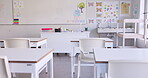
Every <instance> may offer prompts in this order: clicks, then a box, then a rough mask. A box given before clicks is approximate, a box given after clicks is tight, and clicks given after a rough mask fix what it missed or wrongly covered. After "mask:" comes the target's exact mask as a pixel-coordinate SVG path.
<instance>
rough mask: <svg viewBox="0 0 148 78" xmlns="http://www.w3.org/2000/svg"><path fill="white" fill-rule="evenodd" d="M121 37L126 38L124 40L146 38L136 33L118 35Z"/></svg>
mask: <svg viewBox="0 0 148 78" xmlns="http://www.w3.org/2000/svg"><path fill="white" fill-rule="evenodd" d="M118 36H119V37H124V38H143V37H144V36H143V35H142V34H136V33H125V34H123V33H118Z"/></svg>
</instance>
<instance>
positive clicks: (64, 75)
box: [17, 54, 93, 78]
mask: <svg viewBox="0 0 148 78" xmlns="http://www.w3.org/2000/svg"><path fill="white" fill-rule="evenodd" d="M76 58H77V57H76ZM76 61H77V60H76ZM53 62H54V78H71V65H70V64H71V63H70V62H71V60H70V57H69V56H68V55H65V54H58V55H57V54H54V59H53ZM76 63H77V62H76ZM75 69H76V74H74V78H77V67H76V68H75ZM81 70H82V72H81V78H93V67H88V66H86V67H85V66H83V67H81ZM17 78H30V74H17ZM40 78H49V76H47V74H46V73H45V70H43V71H42V72H41V73H40Z"/></svg>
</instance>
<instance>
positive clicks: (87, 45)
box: [79, 38, 105, 53]
mask: <svg viewBox="0 0 148 78" xmlns="http://www.w3.org/2000/svg"><path fill="white" fill-rule="evenodd" d="M79 47H80V50H81V51H82V52H83V53H89V52H93V49H94V48H105V40H103V39H99V38H84V39H80V42H79Z"/></svg>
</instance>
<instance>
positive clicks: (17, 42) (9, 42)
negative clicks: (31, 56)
mask: <svg viewBox="0 0 148 78" xmlns="http://www.w3.org/2000/svg"><path fill="white" fill-rule="evenodd" d="M4 47H5V48H30V40H29V39H28V38H10V39H5V40H4Z"/></svg>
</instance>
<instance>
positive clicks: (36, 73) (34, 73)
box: [31, 69, 39, 78]
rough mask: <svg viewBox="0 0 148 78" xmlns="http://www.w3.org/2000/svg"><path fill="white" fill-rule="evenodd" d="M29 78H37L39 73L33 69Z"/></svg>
mask: <svg viewBox="0 0 148 78" xmlns="http://www.w3.org/2000/svg"><path fill="white" fill-rule="evenodd" d="M31 77H32V78H39V73H38V71H37V70H36V69H35V70H34V72H33V73H31Z"/></svg>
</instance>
